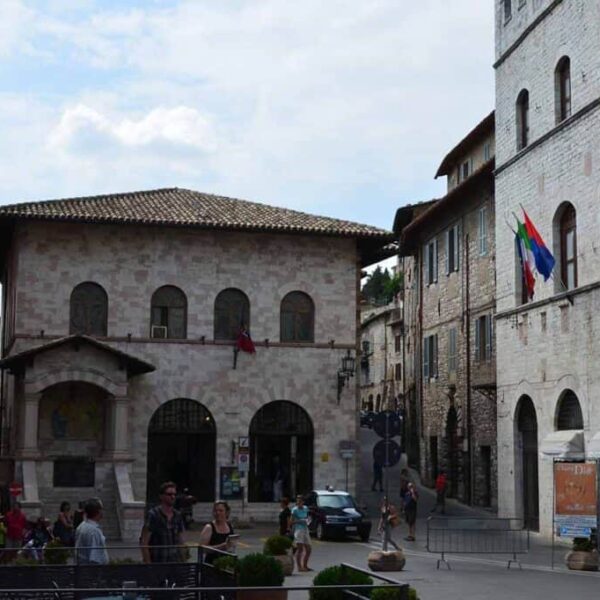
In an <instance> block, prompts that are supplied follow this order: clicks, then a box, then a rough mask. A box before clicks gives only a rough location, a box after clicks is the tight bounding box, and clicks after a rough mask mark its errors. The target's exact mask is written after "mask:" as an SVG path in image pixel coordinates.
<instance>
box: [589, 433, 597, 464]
mask: <svg viewBox="0 0 600 600" xmlns="http://www.w3.org/2000/svg"><path fill="white" fill-rule="evenodd" d="M587 450H588V451H587V457H588V458H600V431H598V432H597V433H595V434H594V436H593V437H592V439H591V440H590V442H589V444H588V449H587Z"/></svg>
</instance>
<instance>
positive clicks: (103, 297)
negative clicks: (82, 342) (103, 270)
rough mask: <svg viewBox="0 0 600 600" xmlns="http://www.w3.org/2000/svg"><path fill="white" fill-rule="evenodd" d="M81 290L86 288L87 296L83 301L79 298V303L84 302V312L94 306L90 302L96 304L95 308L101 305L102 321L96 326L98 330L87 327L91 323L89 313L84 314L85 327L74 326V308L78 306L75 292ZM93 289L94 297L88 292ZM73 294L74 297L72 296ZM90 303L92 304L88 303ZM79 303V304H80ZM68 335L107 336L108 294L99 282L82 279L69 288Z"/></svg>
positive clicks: (79, 292) (81, 291)
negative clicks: (99, 325)
mask: <svg viewBox="0 0 600 600" xmlns="http://www.w3.org/2000/svg"><path fill="white" fill-rule="evenodd" d="M83 290H88V292H87V293H88V297H87V298H86V299H85V303H84V302H83V301H81V299H80V300H79V302H80V303H81V304H85V311H84V312H86V313H87V312H88V311H89V310H90V309H92V308H94V307H93V306H92V304H97V306H96V309H97V308H98V306H100V305H101V309H102V313H103V314H102V315H101V318H102V323H101V327H99V328H98V330H94V328H93V327H89V325H91V324H92V322H91V320H90V315H89V314H86V315H85V317H86V319H87V320H86V323H85V325H86V326H85V327H83V328H78V327H75V326H74V318H75V312H76V310H75V308H76V307H77V306H78V304H77V302H78V298H77V294H82V293H83ZM92 290H93V293H94V294H95V297H93V298H92V297H90V296H89V293H90V292H91V291H92ZM74 296H75V298H74ZM90 303H92V304H90ZM81 304H80V306H81ZM69 335H89V336H92V337H107V336H108V294H107V293H106V290H105V289H104V288H103V287H102V286H101V285H100V284H99V283H96V282H95V281H82V282H81V283H78V284H77V285H76V286H75V287H74V288H73V289H72V290H71V295H70V296H69Z"/></svg>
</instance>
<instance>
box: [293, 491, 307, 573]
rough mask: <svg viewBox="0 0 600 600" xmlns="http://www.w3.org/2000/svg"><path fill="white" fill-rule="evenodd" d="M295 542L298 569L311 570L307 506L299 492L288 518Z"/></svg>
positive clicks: (302, 570)
mask: <svg viewBox="0 0 600 600" xmlns="http://www.w3.org/2000/svg"><path fill="white" fill-rule="evenodd" d="M290 523H291V527H292V531H293V533H294V542H295V543H296V548H297V549H296V562H297V564H298V571H301V572H304V571H312V569H311V568H310V567H309V566H308V559H309V558H310V553H311V550H312V548H311V544H310V533H309V532H308V508H307V507H306V506H304V498H303V496H302V495H301V494H298V496H296V506H294V508H292V518H291V520H290Z"/></svg>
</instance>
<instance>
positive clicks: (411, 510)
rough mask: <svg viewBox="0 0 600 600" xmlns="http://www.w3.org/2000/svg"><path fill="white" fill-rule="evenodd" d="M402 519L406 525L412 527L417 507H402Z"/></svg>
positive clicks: (415, 518)
mask: <svg viewBox="0 0 600 600" xmlns="http://www.w3.org/2000/svg"><path fill="white" fill-rule="evenodd" d="M404 518H405V519H406V524H407V525H414V524H415V521H416V520H417V506H416V504H415V505H414V506H405V507H404Z"/></svg>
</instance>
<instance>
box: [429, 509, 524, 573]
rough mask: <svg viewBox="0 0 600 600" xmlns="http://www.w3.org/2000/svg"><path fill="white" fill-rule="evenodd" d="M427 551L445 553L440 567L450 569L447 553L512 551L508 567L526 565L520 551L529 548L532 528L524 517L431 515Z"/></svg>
mask: <svg viewBox="0 0 600 600" xmlns="http://www.w3.org/2000/svg"><path fill="white" fill-rule="evenodd" d="M427 551H428V552H432V553H434V554H441V558H440V559H439V560H438V561H437V568H438V569H439V568H440V564H441V563H444V564H445V565H446V566H447V567H448V569H450V564H449V563H448V561H447V560H446V558H445V556H446V554H510V555H512V558H510V559H509V560H508V565H507V568H508V569H510V567H511V564H512V563H515V564H517V565H519V568H522V567H521V563H520V561H519V560H518V559H517V554H527V553H528V552H529V529H527V528H526V527H525V526H524V523H523V520H522V519H502V518H491V517H490V518H485V517H484V518H477V517H475V518H461V517H429V519H427Z"/></svg>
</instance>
